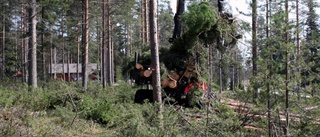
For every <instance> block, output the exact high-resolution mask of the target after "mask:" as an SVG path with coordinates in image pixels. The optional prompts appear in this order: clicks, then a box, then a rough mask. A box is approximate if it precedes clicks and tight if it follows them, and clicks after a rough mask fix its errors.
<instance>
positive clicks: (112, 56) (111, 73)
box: [110, 25, 115, 85]
mask: <svg viewBox="0 0 320 137" xmlns="http://www.w3.org/2000/svg"><path fill="white" fill-rule="evenodd" d="M110 27H111V29H110V40H111V43H110V44H111V55H110V65H111V66H110V68H111V71H110V78H111V82H110V83H111V85H113V84H114V76H115V73H114V72H115V66H114V41H113V37H112V36H113V35H112V30H113V26H112V25H110Z"/></svg>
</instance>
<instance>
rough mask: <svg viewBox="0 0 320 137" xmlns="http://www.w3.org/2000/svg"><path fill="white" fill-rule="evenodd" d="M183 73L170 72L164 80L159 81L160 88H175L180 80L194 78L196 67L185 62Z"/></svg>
mask: <svg viewBox="0 0 320 137" xmlns="http://www.w3.org/2000/svg"><path fill="white" fill-rule="evenodd" d="M184 68H185V69H184V71H180V72H177V71H174V70H171V71H170V72H169V74H168V76H167V77H166V78H164V79H162V80H161V87H162V88H167V87H169V88H176V87H177V83H178V82H180V81H181V79H182V78H188V79H190V78H192V77H196V76H197V75H196V73H195V70H196V67H195V64H194V63H192V62H186V63H185V67H184Z"/></svg>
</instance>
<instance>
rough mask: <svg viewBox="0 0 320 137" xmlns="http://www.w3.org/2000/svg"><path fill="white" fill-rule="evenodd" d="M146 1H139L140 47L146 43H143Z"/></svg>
mask: <svg viewBox="0 0 320 137" xmlns="http://www.w3.org/2000/svg"><path fill="white" fill-rule="evenodd" d="M146 1H147V0H141V40H142V44H141V45H142V46H144V45H145V43H146V41H145V39H146V38H145V31H146V30H145V29H146V28H145V26H146V22H145V21H146V19H145V18H146V15H145V14H146V12H145V10H146V8H145V5H146V4H145V3H146ZM141 49H142V48H141Z"/></svg>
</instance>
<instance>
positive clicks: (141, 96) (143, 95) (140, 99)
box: [134, 89, 153, 104]
mask: <svg viewBox="0 0 320 137" xmlns="http://www.w3.org/2000/svg"><path fill="white" fill-rule="evenodd" d="M146 99H148V100H149V102H153V91H152V90H149V89H139V90H137V91H136V94H135V95H134V103H140V104H142V103H144V101H145V100H146Z"/></svg>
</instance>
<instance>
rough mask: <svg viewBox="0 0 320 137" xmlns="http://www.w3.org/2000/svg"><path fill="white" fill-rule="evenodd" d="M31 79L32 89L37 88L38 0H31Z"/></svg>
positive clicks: (29, 82)
mask: <svg viewBox="0 0 320 137" xmlns="http://www.w3.org/2000/svg"><path fill="white" fill-rule="evenodd" d="M29 2H30V3H29V4H30V7H29V23H30V26H29V37H30V39H29V45H30V50H29V74H30V75H29V81H28V84H29V86H31V88H32V89H34V88H37V86H38V83H37V30H36V26H37V16H36V7H37V5H36V4H37V3H36V0H29Z"/></svg>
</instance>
